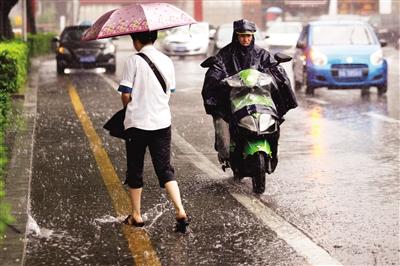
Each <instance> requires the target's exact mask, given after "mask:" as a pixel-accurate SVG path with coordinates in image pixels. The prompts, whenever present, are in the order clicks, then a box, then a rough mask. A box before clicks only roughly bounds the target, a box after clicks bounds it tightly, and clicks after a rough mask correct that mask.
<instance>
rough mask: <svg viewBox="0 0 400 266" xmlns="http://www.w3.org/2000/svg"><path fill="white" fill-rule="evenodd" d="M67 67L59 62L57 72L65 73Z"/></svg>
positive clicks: (59, 73)
mask: <svg viewBox="0 0 400 266" xmlns="http://www.w3.org/2000/svg"><path fill="white" fill-rule="evenodd" d="M64 70H65V67H62V66H61V65H60V64H59V63H57V74H58V75H64Z"/></svg>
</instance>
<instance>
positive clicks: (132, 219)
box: [124, 215, 144, 227]
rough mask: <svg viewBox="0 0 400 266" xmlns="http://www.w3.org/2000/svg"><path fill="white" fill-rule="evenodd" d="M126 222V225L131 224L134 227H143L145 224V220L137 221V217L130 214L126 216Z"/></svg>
mask: <svg viewBox="0 0 400 266" xmlns="http://www.w3.org/2000/svg"><path fill="white" fill-rule="evenodd" d="M124 224H126V225H131V226H134V227H143V226H144V222H140V223H138V222H136V221H135V219H134V218H133V217H132V215H128V217H126V219H125V220H124Z"/></svg>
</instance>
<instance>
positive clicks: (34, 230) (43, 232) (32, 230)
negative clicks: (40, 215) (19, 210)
mask: <svg viewBox="0 0 400 266" xmlns="http://www.w3.org/2000/svg"><path fill="white" fill-rule="evenodd" d="M53 233H54V230H50V229H46V228H40V227H39V225H38V224H37V222H36V221H35V220H34V219H33V218H32V216H31V215H28V234H30V235H34V236H36V237H40V238H46V239H49V238H50V237H51V236H52V235H53Z"/></svg>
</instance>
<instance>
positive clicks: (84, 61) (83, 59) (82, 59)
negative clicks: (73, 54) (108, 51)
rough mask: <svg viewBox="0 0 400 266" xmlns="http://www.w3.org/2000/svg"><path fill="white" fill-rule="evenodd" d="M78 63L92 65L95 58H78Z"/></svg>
mask: <svg viewBox="0 0 400 266" xmlns="http://www.w3.org/2000/svg"><path fill="white" fill-rule="evenodd" d="M79 61H80V62H81V63H93V62H96V57H95V56H82V57H80V58H79Z"/></svg>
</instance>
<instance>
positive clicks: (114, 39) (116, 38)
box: [111, 37, 119, 41]
mask: <svg viewBox="0 0 400 266" xmlns="http://www.w3.org/2000/svg"><path fill="white" fill-rule="evenodd" d="M111 40H113V41H118V40H119V38H118V37H112V38H111Z"/></svg>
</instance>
